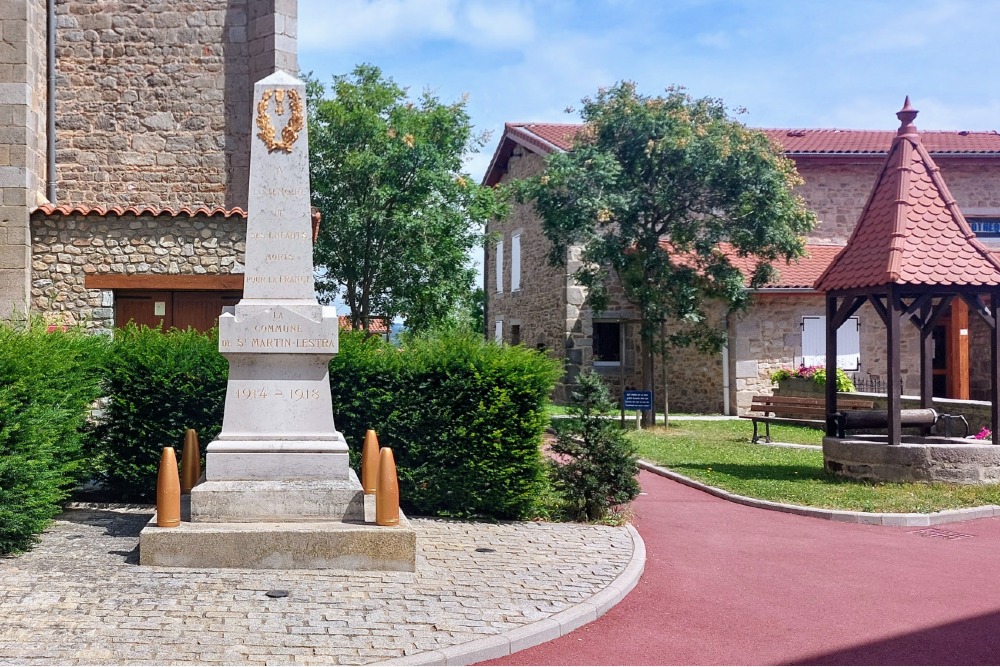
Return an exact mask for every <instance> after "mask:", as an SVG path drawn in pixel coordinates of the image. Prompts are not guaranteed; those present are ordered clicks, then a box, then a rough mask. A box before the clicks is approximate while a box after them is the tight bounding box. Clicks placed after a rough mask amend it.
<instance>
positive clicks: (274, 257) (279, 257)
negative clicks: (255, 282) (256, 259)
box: [264, 252, 295, 262]
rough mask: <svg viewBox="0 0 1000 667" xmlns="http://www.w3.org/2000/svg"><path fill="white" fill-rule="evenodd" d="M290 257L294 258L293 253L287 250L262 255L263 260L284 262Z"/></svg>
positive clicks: (290, 258)
mask: <svg viewBox="0 0 1000 667" xmlns="http://www.w3.org/2000/svg"><path fill="white" fill-rule="evenodd" d="M292 259H295V255H293V254H291V253H288V252H282V253H274V254H270V255H264V261H265V262H284V261H288V260H292Z"/></svg>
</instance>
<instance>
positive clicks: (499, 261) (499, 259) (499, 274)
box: [496, 239, 503, 294]
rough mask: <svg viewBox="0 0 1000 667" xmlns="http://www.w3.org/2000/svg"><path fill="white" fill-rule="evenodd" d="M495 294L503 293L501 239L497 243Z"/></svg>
mask: <svg viewBox="0 0 1000 667" xmlns="http://www.w3.org/2000/svg"><path fill="white" fill-rule="evenodd" d="M496 262H497V293H498V294H499V293H500V292H503V239H501V240H500V241H498V242H497V256H496Z"/></svg>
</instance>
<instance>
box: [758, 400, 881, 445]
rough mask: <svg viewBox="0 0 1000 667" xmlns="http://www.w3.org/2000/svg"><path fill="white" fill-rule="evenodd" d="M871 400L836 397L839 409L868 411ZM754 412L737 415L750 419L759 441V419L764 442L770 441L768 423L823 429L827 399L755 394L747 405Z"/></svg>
mask: <svg viewBox="0 0 1000 667" xmlns="http://www.w3.org/2000/svg"><path fill="white" fill-rule="evenodd" d="M872 405H873V403H872V401H865V400H860V399H839V400H838V401H837V409H838V410H871V408H872ZM750 410H751V411H753V412H762V413H763V414H760V415H740V417H742V418H743V419H751V420H753V438H752V439H751V440H750V442H757V441H758V440H760V435H759V433H758V430H757V424H758V423H759V422H763V423H764V442H771V424H772V423H780V424H794V425H797V426H808V427H810V428H821V429H823V428H826V398H824V397H820V398H805V397H801V396H754V397H753V400H752V401H751V404H750Z"/></svg>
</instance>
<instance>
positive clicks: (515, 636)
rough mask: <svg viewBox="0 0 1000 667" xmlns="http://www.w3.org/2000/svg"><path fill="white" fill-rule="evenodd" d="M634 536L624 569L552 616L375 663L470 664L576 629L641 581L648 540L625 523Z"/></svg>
mask: <svg viewBox="0 0 1000 667" xmlns="http://www.w3.org/2000/svg"><path fill="white" fill-rule="evenodd" d="M626 529H627V530H628V532H629V535H630V536H631V537H632V558H631V560H629V562H628V565H626V566H625V569H624V570H622V573H621V574H619V575H618V576H617V577H615V579H614V581H612V582H611V583H610V584H608V586H607V588H605V589H604V590H602V591H600V592H599V593H597V594H596V595H594V596H593V597H591V598H590V599H588V600H584V601H583V602H580V603H578V604H576V605H573V606H572V607H570V608H569V609H564V610H562V611H560V612H559V613H557V614H553V615H552V616H550V617H549V618H545V619H542V620H540V621H535V622H534V623H528V624H527V625H522V626H520V627H518V628H514V629H513V630H508V631H507V632H503V633H500V634H498V635H490V636H488V637H483V638H482V639H476V640H473V641H471V642H465V643H464V644H455V645H454V646H449V647H447V648H443V649H440V650H438V651H426V652H424V653H415V654H413V655H407V656H403V657H401V658H393V659H392V660H385V661H383V662H377V663H372V664H375V665H471V664H474V663H477V662H482V661H484V660H494V659H496V658H502V657H504V656H505V655H510V654H511V653H516V652H517V651H521V650H524V649H526V648H531V647H532V646H537V645H538V644H542V643H545V642H548V641H552V640H553V639H557V638H559V637H562V636H563V635H565V634H569V633H570V632H572V631H573V630H576V629H577V628H579V627H581V626H583V625H586V624H587V623H590V622H591V621H593V620H595V619H597V618H598V617H600V616H603V615H604V614H605V613H607V612H608V610H610V609H611V608H612V607H614V606H615V605H616V604H618V603H619V602H621V601H622V599H623V598H624V597H625V596H626V595H628V594H629V592H630V591H631V590H632V589H633V588H635V586H636V584H638V583H639V578H640V577H641V576H642V572H643V570H644V569H645V567H646V543H645V542H643V541H642V537H641V536H640V535H639V531H637V530H636V529H635V528H634V527H633V526H632V525H631V524H630V525H628V526H626Z"/></svg>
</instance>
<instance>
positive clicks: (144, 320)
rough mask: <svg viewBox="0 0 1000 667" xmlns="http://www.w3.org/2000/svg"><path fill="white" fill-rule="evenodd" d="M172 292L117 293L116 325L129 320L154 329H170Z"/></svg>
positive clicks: (124, 323)
mask: <svg viewBox="0 0 1000 667" xmlns="http://www.w3.org/2000/svg"><path fill="white" fill-rule="evenodd" d="M172 315H173V313H172V308H171V299H170V292H157V291H153V292H121V293H118V294H115V326H116V327H118V328H121V327H124V326H125V325H126V324H128V323H129V322H135V323H136V324H137V325H139V326H147V327H150V328H153V329H156V328H164V329H169V328H170V326H171V322H172V321H173V319H172Z"/></svg>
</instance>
